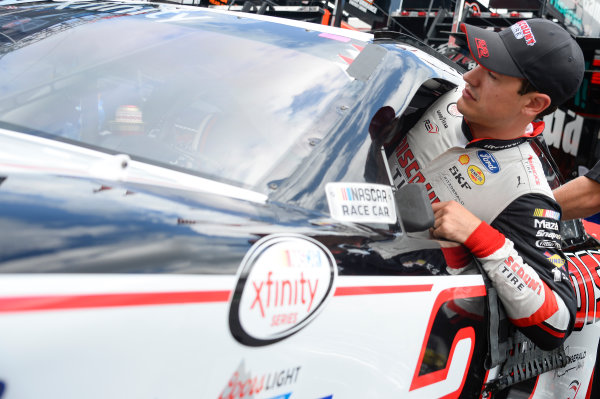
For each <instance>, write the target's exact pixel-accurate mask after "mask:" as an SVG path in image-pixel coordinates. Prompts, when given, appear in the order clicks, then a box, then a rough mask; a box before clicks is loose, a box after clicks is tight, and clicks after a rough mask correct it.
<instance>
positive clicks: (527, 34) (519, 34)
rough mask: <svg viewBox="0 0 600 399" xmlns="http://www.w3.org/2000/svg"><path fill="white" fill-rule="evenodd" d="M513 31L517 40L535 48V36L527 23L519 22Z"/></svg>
mask: <svg viewBox="0 0 600 399" xmlns="http://www.w3.org/2000/svg"><path fill="white" fill-rule="evenodd" d="M511 29H512V32H513V35H515V39H518V40H520V39H525V43H527V45H528V46H533V45H534V44H535V36H533V32H532V31H531V27H530V26H529V24H528V23H527V21H519V22H517V23H516V24H514V25H513V26H511ZM475 40H477V39H475Z"/></svg>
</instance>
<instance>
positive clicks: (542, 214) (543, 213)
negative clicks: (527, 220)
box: [533, 208, 560, 220]
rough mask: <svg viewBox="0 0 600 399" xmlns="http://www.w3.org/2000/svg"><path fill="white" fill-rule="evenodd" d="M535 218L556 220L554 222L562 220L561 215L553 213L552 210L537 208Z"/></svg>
mask: <svg viewBox="0 0 600 399" xmlns="http://www.w3.org/2000/svg"><path fill="white" fill-rule="evenodd" d="M533 216H535V217H537V218H549V219H554V220H559V219H560V213H558V212H556V211H552V210H550V209H541V208H536V209H535V210H534V211H533Z"/></svg>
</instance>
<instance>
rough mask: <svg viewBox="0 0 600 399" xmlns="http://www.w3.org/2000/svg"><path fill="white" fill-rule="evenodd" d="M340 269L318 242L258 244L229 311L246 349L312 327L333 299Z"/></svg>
mask: <svg viewBox="0 0 600 399" xmlns="http://www.w3.org/2000/svg"><path fill="white" fill-rule="evenodd" d="M336 276H337V268H336V264H335V260H334V259H333V255H331V253H330V252H329V251H328V250H327V248H326V247H325V246H323V245H322V244H321V243H319V242H318V241H315V240H313V239H312V238H309V237H305V236H301V235H296V234H275V235H270V236H267V237H263V238H262V239H260V240H259V241H257V242H256V244H254V245H253V246H252V248H251V249H250V251H249V252H248V253H247V254H246V256H245V257H244V259H243V260H242V264H241V267H240V273H239V278H238V282H237V285H236V287H235V292H234V294H233V297H232V301H231V306H230V309H229V327H230V329H231V333H232V334H233V336H234V337H235V339H236V340H238V341H239V342H240V343H242V344H244V345H248V346H262V345H268V344H272V343H274V342H277V341H280V340H282V339H284V338H286V337H288V336H290V335H292V334H294V333H296V332H298V331H299V330H300V329H301V328H303V327H304V326H306V325H307V324H308V323H309V322H310V321H311V320H312V319H313V318H314V317H315V316H316V315H317V313H318V312H319V311H320V310H321V308H322V307H323V304H324V303H325V302H326V301H327V299H328V298H329V297H330V296H331V295H332V292H333V287H334V281H335V277H336Z"/></svg>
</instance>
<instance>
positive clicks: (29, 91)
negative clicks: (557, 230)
mask: <svg viewBox="0 0 600 399" xmlns="http://www.w3.org/2000/svg"><path fill="white" fill-rule="evenodd" d="M456 68H457V67H456V66H454V65H453V64H452V63H450V62H449V61H447V60H445V59H444V58H442V57H441V56H439V55H438V54H436V53H435V52H433V51H431V50H430V49H428V48H427V47H424V46H422V45H420V44H419V43H417V42H411V41H409V40H408V39H405V38H402V37H400V36H396V35H394V34H391V33H385V34H384V33H382V34H375V35H372V34H367V33H364V32H356V31H349V30H340V29H335V28H331V27H327V26H321V25H314V24H308V23H304V22H298V21H291V20H280V19H275V18H270V17H264V16H259V15H249V14H243V13H232V12H226V11H218V10H210V9H206V8H198V7H188V6H175V5H165V4H153V3H146V2H143V3H136V2H66V1H56V2H52V1H38V2H35V1H13V0H10V1H2V2H0V398H2V399H23V398H61V399H67V398H73V399H82V398H86V399H91V398H102V399H106V398H111V399H114V398H127V399H133V398H148V399H150V398H178V399H179V398H210V399H226V398H256V399H269V398H271V399H274V398H281V399H284V398H285V399H287V398H289V399H295V398H301V399H318V398H427V399H431V398H442V397H444V398H479V397H489V396H490V395H492V396H494V395H496V397H504V396H502V395H508V397H530V398H564V399H567V398H571V399H572V398H575V397H577V398H584V397H586V395H587V396H588V397H589V395H590V393H591V390H592V382H593V380H594V379H593V370H594V365H595V362H596V356H597V347H598V338H599V337H600V324H599V323H597V322H596V321H597V320H598V319H599V318H600V302H599V300H600V276H599V273H598V271H599V269H600V266H599V265H600V251H599V250H598V245H597V241H595V240H594V239H593V238H591V237H589V236H588V235H587V234H586V233H585V231H584V230H583V225H582V223H581V222H580V221H575V222H570V223H568V224H567V223H563V237H562V242H563V249H564V250H565V251H566V255H567V256H568V260H569V262H568V268H569V271H570V276H571V279H572V283H573V288H574V290H575V292H576V294H577V300H578V313H577V320H576V322H575V330H574V331H573V333H572V334H571V336H570V337H569V338H568V339H567V341H566V343H565V344H564V346H563V347H561V348H559V349H560V350H557V351H552V352H544V351H541V350H540V349H538V348H535V347H531V346H530V345H528V343H527V341H522V340H520V339H518V338H517V336H515V335H512V334H510V333H508V332H507V333H506V334H504V333H503V332H502V331H504V330H502V331H500V329H499V328H498V326H501V325H506V319H505V318H503V316H502V312H501V306H500V305H499V304H498V302H497V301H495V300H492V299H491V298H490V295H488V292H489V289H488V288H489V287H486V281H484V279H483V277H482V276H481V275H480V274H470V275H452V274H450V273H449V272H448V271H447V257H446V255H447V252H446V251H445V250H444V249H443V247H442V245H446V244H443V243H441V242H439V241H435V240H432V239H428V238H422V234H416V233H419V232H423V231H427V229H428V228H429V227H430V226H431V223H432V213H431V207H430V205H429V198H428V195H427V192H426V187H424V185H419V184H410V185H404V186H402V187H395V186H394V184H393V181H394V180H393V174H394V173H395V172H394V171H393V170H392V168H391V167H390V163H389V162H388V159H389V158H390V157H391V156H394V154H393V148H392V146H390V145H389V143H397V142H398V138H400V137H402V134H404V133H406V131H407V129H409V128H412V127H414V126H417V127H418V126H422V128H423V129H424V131H425V132H426V131H432V130H435V129H436V128H437V126H438V125H442V124H445V123H447V121H448V120H450V119H451V118H460V117H461V115H460V114H458V113H457V112H456V109H455V107H453V106H448V107H447V108H444V109H439V110H437V111H436V112H435V117H434V118H431V119H425V120H424V119H423V118H422V115H423V112H424V111H425V110H426V109H427V108H428V107H429V106H430V105H431V104H432V103H434V101H435V100H436V99H437V98H439V96H440V95H441V94H443V93H445V92H448V91H449V90H454V89H455V88H456V87H458V86H460V85H462V77H461V71H459V70H457V69H456ZM424 134H426V133H424ZM532 146H533V147H534V149H535V150H536V151H537V152H538V153H539V155H540V158H541V160H542V162H543V163H544V167H545V169H546V174H547V177H548V179H549V181H550V182H551V184H553V185H554V186H556V185H557V184H559V183H558V182H559V180H558V179H559V178H558V177H557V175H556V174H555V172H554V170H555V169H554V167H553V163H552V160H551V159H550V158H548V157H547V156H546V155H545V154H546V153H547V152H546V149H545V147H544V145H543V142H542V141H533V142H532ZM403 156H406V157H408V155H407V154H404V155H403ZM403 159H404V160H405V161H406V160H408V158H403ZM413 172H414V173H415V176H417V175H418V173H419V171H418V170H414V171H413ZM540 231H542V232H544V231H545V230H544V229H542V228H540ZM544 234H546V233H544ZM561 261H562V260H561ZM559 266H560V267H566V266H565V265H562V264H561V265H559Z"/></svg>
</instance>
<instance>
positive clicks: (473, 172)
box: [467, 165, 485, 186]
mask: <svg viewBox="0 0 600 399" xmlns="http://www.w3.org/2000/svg"><path fill="white" fill-rule="evenodd" d="M467 174H468V175H469V179H471V181H472V182H473V183H475V184H477V185H478V186H481V185H482V184H483V183H485V175H484V174H483V172H482V171H481V169H479V168H478V167H477V166H475V165H469V167H468V168H467Z"/></svg>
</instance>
